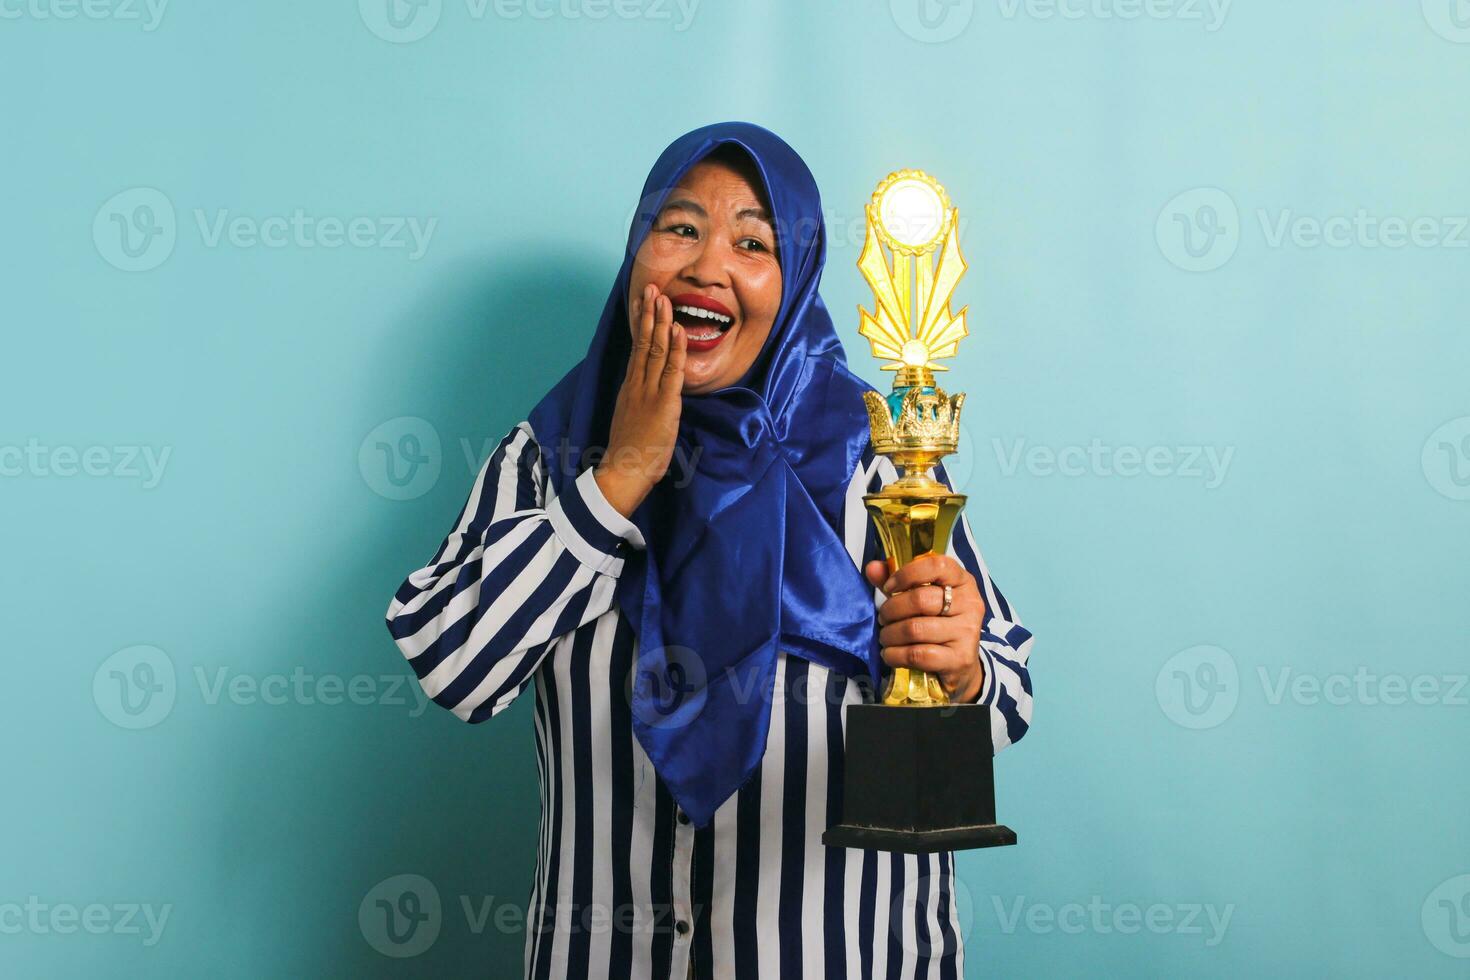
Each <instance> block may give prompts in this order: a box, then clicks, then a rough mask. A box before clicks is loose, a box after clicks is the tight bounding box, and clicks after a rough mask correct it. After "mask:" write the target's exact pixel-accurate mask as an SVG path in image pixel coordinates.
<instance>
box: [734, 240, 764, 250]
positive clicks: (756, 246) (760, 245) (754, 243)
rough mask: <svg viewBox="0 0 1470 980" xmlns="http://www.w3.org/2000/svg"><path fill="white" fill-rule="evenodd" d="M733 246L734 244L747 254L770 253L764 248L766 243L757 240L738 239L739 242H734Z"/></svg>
mask: <svg viewBox="0 0 1470 980" xmlns="http://www.w3.org/2000/svg"><path fill="white" fill-rule="evenodd" d="M735 244H736V246H737V247H739V248H743V249H745V250H746V251H747V252H769V251H770V249H769V248H767V247H766V243H765V242H763V241H761V240H760V239H759V238H742V239H740V241H738V242H736V243H735Z"/></svg>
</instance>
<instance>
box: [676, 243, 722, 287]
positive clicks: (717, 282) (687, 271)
mask: <svg viewBox="0 0 1470 980" xmlns="http://www.w3.org/2000/svg"><path fill="white" fill-rule="evenodd" d="M726 250H727V246H725V245H723V244H722V243H721V242H720V241H719V240H718V239H716V238H714V237H711V238H706V239H705V241H704V243H703V247H702V248H700V250H699V253H698V254H697V255H694V256H692V257H691V258H690V260H689V264H688V265H686V266H684V268H683V269H680V270H679V275H680V277H681V278H683V279H685V280H687V281H688V282H690V283H692V284H693V285H695V286H701V287H708V286H729V285H730V270H729V267H728V266H727V265H726V264H725V258H724V255H725V252H726Z"/></svg>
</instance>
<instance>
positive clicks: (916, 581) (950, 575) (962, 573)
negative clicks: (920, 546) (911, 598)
mask: <svg viewBox="0 0 1470 980" xmlns="http://www.w3.org/2000/svg"><path fill="white" fill-rule="evenodd" d="M969 581H970V573H969V572H967V571H966V570H965V566H964V565H961V564H960V563H959V562H958V561H956V560H955V559H954V558H952V557H951V556H949V555H924V556H923V557H921V558H915V559H914V560H913V561H911V562H909V563H908V564H907V565H905V566H903V567H902V568H900V569H899V570H898V571H897V572H895V573H894V574H893V577H892V578H890V579H889V580H888V581H887V582H886V583H885V584H884V586H883V591H884V592H887V593H888V594H889V595H892V594H894V593H895V592H902V591H904V590H905V589H912V588H913V587H914V586H916V585H925V584H927V583H931V582H932V583H935V584H938V585H966V584H968V583H969Z"/></svg>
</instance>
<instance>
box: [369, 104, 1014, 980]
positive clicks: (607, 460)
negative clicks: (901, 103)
mask: <svg viewBox="0 0 1470 980" xmlns="http://www.w3.org/2000/svg"><path fill="white" fill-rule="evenodd" d="M825 250H826V247H825V229H824V226H823V223H822V210H821V203H820V200H819V198H818V195H817V188H816V184H815V182H814V181H813V179H812V176H811V173H810V172H809V171H808V170H807V168H806V166H805V164H804V163H803V162H802V161H801V159H800V158H799V157H798V156H797V155H796V153H795V152H794V151H793V150H792V149H791V148H790V147H789V146H787V145H786V144H785V143H784V142H782V141H781V140H780V139H778V138H777V137H776V136H774V135H773V134H771V133H769V132H767V131H766V130H763V129H761V128H759V127H757V126H752V125H749V124H745V123H726V124H720V125H715V126H708V127H705V128H703V129H699V130H695V131H694V132H692V133H689V134H687V135H685V136H683V137H681V138H680V139H678V140H676V141H675V142H674V143H673V144H671V145H670V146H669V147H668V149H666V150H665V151H664V153H663V155H662V156H660V158H659V160H658V162H657V163H656V164H655V165H654V168H653V171H652V173H651V174H650V175H649V178H648V182H647V184H646V185H645V187H644V193H643V198H642V201H641V205H640V207H639V209H638V211H637V212H636V214H635V217H634V220H633V226H632V228H631V230H630V232H629V237H628V251H627V255H626V257H625V259H624V262H623V266H622V269H621V270H620V271H619V273H618V278H617V280H616V282H615V283H614V284H613V288H612V292H611V295H610V296H609V298H608V302H607V306H606V307H605V308H604V310H603V313H602V317H601V320H600V321H599V323H598V326H597V330H596V333H595V334H594V335H593V338H592V343H591V346H590V347H589V349H588V351H587V355H586V357H585V358H584V359H583V360H582V361H581V362H580V363H579V364H578V365H577V366H576V367H574V368H573V369H572V370H571V371H570V372H569V373H568V374H567V375H566V376H565V377H564V378H563V379H562V380H561V382H559V383H558V384H557V385H556V387H554V388H553V389H552V390H551V391H550V392H549V393H548V394H547V395H546V397H545V398H544V399H543V400H542V401H541V402H540V404H538V405H537V406H536V408H535V409H534V410H533V411H532V412H531V413H530V415H529V416H528V418H527V420H526V421H525V422H522V423H521V424H519V425H517V426H516V427H515V428H513V429H511V430H510V432H509V433H508V434H507V435H506V436H505V438H504V439H503V440H502V441H501V443H500V445H499V448H498V449H497V450H496V452H495V453H494V455H493V456H492V457H491V459H490V460H489V462H488V463H487V464H486V465H485V468H484V469H483V470H482V471H481V473H480V474H479V478H478V479H477V480H476V482H475V486H474V489H473V490H472V491H471V493H470V497H469V502H468V503H467V504H466V505H465V508H464V510H463V512H462V513H461V514H460V517H459V519H458V521H457V522H456V524H455V526H454V529H453V530H452V531H451V532H450V534H449V536H448V537H447V538H446V539H445V540H444V543H443V544H442V545H441V546H440V548H439V551H438V552H437V553H436V554H435V556H434V558H433V560H432V561H430V563H429V564H428V565H427V566H426V567H424V568H421V569H419V570H418V571H415V572H414V573H413V574H411V575H410V576H409V577H408V579H407V581H406V582H404V584H403V586H402V587H401V588H400V589H399V590H398V593H397V595H396V596H395V597H394V599H393V602H392V604H391V606H390V607H389V610H388V625H389V629H390V630H391V632H392V634H393V636H394V638H395V640H396V641H397V643H398V645H399V647H400V648H401V650H402V651H403V653H404V655H405V656H407V657H408V659H409V662H410V663H411V664H412V665H413V667H414V670H415V672H416V673H417V675H418V677H419V680H420V682H421V683H422V684H423V686H424V689H425V690H426V692H427V693H428V694H429V696H430V697H432V698H433V699H434V700H435V701H436V702H437V703H439V704H440V705H442V706H443V707H445V708H448V709H450V710H451V711H453V712H454V713H455V714H456V715H458V716H459V717H460V718H462V719H464V720H466V721H471V722H479V721H484V720H485V719H486V718H489V717H491V716H493V715H494V714H496V713H497V712H499V711H501V710H502V709H504V708H505V707H506V706H507V705H509V704H510V703H511V701H513V700H514V699H515V698H516V696H517V695H518V694H519V693H520V692H521V691H522V690H524V688H525V687H526V685H527V684H529V683H530V682H531V681H532V679H534V680H535V682H536V712H535V718H536V744H537V752H538V760H539V763H540V775H541V787H540V788H541V801H542V814H541V838H540V845H539V848H538V853H537V861H536V878H535V882H534V885H533V888H532V892H531V915H530V918H529V921H530V928H528V934H527V937H526V960H525V971H526V975H527V976H529V977H575V978H581V977H592V976H596V977H640V978H642V977H658V978H684V977H698V978H700V980H706V978H714V977H739V978H747V977H751V978H767V977H770V978H774V977H806V978H813V977H865V978H866V977H931V976H934V977H940V976H942V977H958V976H960V975H961V974H962V969H963V952H962V949H961V942H960V936H959V928H958V918H957V916H956V909H955V901H954V892H953V887H952V886H953V871H954V861H953V856H952V855H951V854H939V855H925V856H914V855H900V854H890V853H880V852H874V851H860V850H844V849H838V848H826V847H824V846H823V845H822V844H821V840H820V838H821V834H822V832H823V831H824V830H825V829H826V826H827V813H828V811H829V809H830V808H831V807H832V806H833V803H834V801H836V800H837V799H839V797H840V791H841V786H840V779H841V773H842V761H843V758H842V757H843V738H842V733H843V728H842V725H843V710H842V709H843V707H844V706H845V705H848V704H855V703H858V702H862V701H871V700H873V698H874V693H873V692H874V691H875V690H876V689H878V685H879V682H880V681H881V674H882V672H883V670H885V669H887V668H889V667H891V666H893V665H911V666H916V667H920V668H924V669H927V670H931V671H935V672H937V673H938V674H939V676H940V678H941V680H942V682H943V683H944V685H945V686H946V688H947V689H948V690H949V691H950V692H951V694H952V696H953V697H954V698H955V699H956V700H961V701H979V702H982V703H984V704H988V705H990V706H991V708H992V711H993V712H994V714H993V718H992V720H993V723H994V724H993V726H992V727H993V729H994V732H995V746H996V748H997V749H999V748H1001V747H1004V746H1005V745H1008V744H1010V743H1012V742H1015V741H1016V740H1018V739H1019V738H1020V737H1021V736H1022V735H1023V734H1024V733H1025V731H1026V727H1027V724H1028V721H1029V719H1030V715H1031V694H1030V690H1031V688H1030V679H1029V676H1028V674H1027V669H1026V666H1025V664H1026V658H1027V655H1028V653H1029V647H1030V637H1031V635H1030V633H1029V632H1027V631H1026V630H1025V629H1024V628H1023V627H1022V626H1020V625H1019V623H1018V622H1017V620H1016V616H1015V614H1014V613H1013V612H1012V611H1011V609H1010V607H1009V605H1008V604H1007V603H1006V601H1005V599H1004V598H1003V597H1002V596H1001V594H1000V592H999V591H998V590H997V589H996V587H995V584H994V583H993V582H992V581H991V580H990V577H989V575H988V574H987V572H986V570H985V566H984V564H983V562H982V561H981V559H980V555H979V552H978V551H977V550H976V548H975V545H974V541H973V539H972V537H971V535H970V530H969V525H968V523H965V524H963V526H962V527H961V528H960V529H959V532H958V533H957V534H956V535H955V540H954V542H953V543H952V545H951V547H950V550H949V554H947V555H944V556H931V557H928V558H924V559H921V560H918V561H915V562H913V563H912V564H910V565H909V566H906V567H905V568H904V569H901V570H900V571H899V572H898V573H897V574H896V575H894V576H893V577H892V578H891V579H890V577H889V576H888V574H887V570H886V568H885V566H884V565H883V563H882V561H881V560H880V559H881V553H880V551H879V547H878V543H877V538H876V534H875V533H874V531H873V529H872V527H871V521H870V520H869V519H868V517H867V514H866V512H865V511H864V509H863V504H862V495H863V494H864V493H865V492H869V491H871V490H874V489H877V488H878V487H879V486H881V485H882V484H884V483H887V482H890V481H892V480H893V479H895V478H896V473H895V472H894V470H893V467H892V465H891V464H890V463H889V462H888V460H887V459H886V458H884V457H876V458H875V456H874V454H873V451H872V448H871V446H870V445H869V438H868V422H867V417H866V411H865V409H864V407H863V399H862V393H863V391H864V390H867V389H869V388H870V387H871V386H870V385H868V384H866V383H865V382H863V381H861V380H860V379H859V378H857V377H856V376H855V375H853V374H852V373H851V372H850V371H849V370H848V368H847V365H846V363H845V358H844V355H843V351H842V347H841V344H840V341H839V340H838V338H837V336H836V334H835V332H834V330H833V326H832V321H831V319H830V317H829V316H828V315H827V311H826V308H825V306H824V305H823V303H822V300H821V298H820V297H819V296H818V294H817V284H818V280H819V278H820V275H821V270H822V264H823V261H824V258H825ZM598 447H605V451H601V452H599V451H598ZM936 474H937V475H938V476H939V478H940V479H945V480H946V482H947V478H946V477H944V476H943V471H942V467H937V468H936ZM860 569H861V570H860ZM946 586H948V587H949V588H948V589H947V590H946V588H945V587H946ZM946 591H947V592H948V593H949V595H950V601H949V603H948V609H947V610H946V609H945V605H946V603H945V594H946ZM936 761H937V760H936Z"/></svg>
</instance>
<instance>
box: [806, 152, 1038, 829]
mask: <svg viewBox="0 0 1470 980" xmlns="http://www.w3.org/2000/svg"><path fill="white" fill-rule="evenodd" d="M958 226H959V211H958V209H956V208H955V207H953V206H952V205H951V204H950V202H949V196H948V195H947V194H946V193H945V191H944V188H943V187H942V186H941V185H940V184H939V182H938V181H936V180H935V179H934V178H933V177H931V176H929V175H928V174H926V173H924V172H923V171H922V170H900V171H898V172H896V173H892V174H889V175H888V177H887V178H885V179H884V180H883V181H882V182H881V183H880V184H879V185H878V188H877V190H875V191H874V192H873V197H872V200H871V201H870V202H869V203H868V206H867V239H866V241H865V242H864V243H863V251H862V255H861V256H859V258H858V268H859V269H860V270H861V271H862V274H863V278H864V279H866V280H867V282H868V285H869V286H870V287H871V288H872V290H873V301H874V303H873V305H874V310H873V312H871V313H869V312H868V311H867V310H866V309H862V308H861V307H860V308H859V310H858V313H859V315H860V316H861V317H862V323H861V326H860V327H859V328H858V332H859V333H861V334H862V335H863V336H864V337H866V338H868V342H869V343H870V344H871V346H872V350H873V354H874V356H876V357H878V358H881V359H883V360H885V361H887V362H888V363H885V364H883V365H882V370H885V371H896V372H898V373H897V375H896V376H895V377H894V379H893V391H892V392H891V393H890V394H889V395H888V396H887V397H884V396H883V395H880V394H878V393H877V392H874V391H870V392H867V393H865V395H864V400H865V401H866V402H867V408H868V422H869V426H870V429H871V434H872V440H873V448H874V450H875V451H876V452H878V453H879V454H881V455H884V456H887V457H888V458H889V459H891V460H892V461H893V464H894V467H895V468H896V469H897V470H898V472H899V479H898V480H896V481H895V482H893V483H890V484H889V485H888V486H886V487H884V488H883V489H882V490H880V491H879V492H877V493H870V494H867V495H865V496H864V497H863V502H864V504H866V506H867V509H868V513H869V514H871V515H872V517H873V521H874V523H875V524H876V525H877V529H878V536H879V539H880V540H881V541H882V544H883V553H884V555H885V557H886V558H887V561H888V570H889V573H890V574H891V573H893V572H896V571H897V570H898V569H900V568H902V567H903V566H904V565H906V564H908V563H909V562H910V561H913V560H914V559H915V558H919V557H921V556H923V555H927V554H944V553H945V552H946V551H947V550H948V547H949V538H950V535H951V533H952V532H953V531H954V527H955V523H956V522H957V521H958V520H959V517H960V510H961V509H962V508H963V507H964V506H965V496H964V494H960V493H954V492H953V491H951V490H950V489H949V488H948V487H946V486H945V485H944V484H943V483H940V482H939V481H938V480H936V479H934V477H933V476H932V475H931V472H930V471H931V470H932V469H933V468H934V465H935V464H936V463H938V462H939V460H940V459H941V458H942V457H944V456H947V455H949V454H950V453H953V452H954V451H955V450H956V449H957V448H958V447H959V438H960V408H961V407H962V406H963V405H964V402H965V396H964V395H963V394H955V395H947V394H946V393H945V392H944V390H943V389H941V388H939V387H938V386H937V385H936V384H935V381H934V372H936V371H945V370H948V369H947V368H946V367H945V366H944V365H942V364H938V363H935V362H936V360H938V359H940V358H946V357H953V356H954V354H955V352H956V350H958V348H959V342H960V340H961V339H962V338H964V337H965V336H966V335H967V334H968V333H969V331H968V329H967V328H966V326H965V313H966V310H967V309H968V308H962V309H961V310H960V311H959V312H958V313H954V312H951V308H950V307H951V300H952V299H953V296H954V291H955V286H957V285H958V284H959V281H960V277H961V276H963V275H964V274H965V269H966V265H965V259H964V256H962V255H961V254H960V245H959V235H958ZM912 708H918V709H928V710H917V711H914V710H902V709H912ZM990 710H991V709H990V708H989V707H988V706H986V705H962V704H952V703H951V701H950V698H949V694H948V693H947V692H946V691H945V690H944V687H943V686H942V685H941V684H940V682H939V678H938V677H936V676H934V675H933V674H929V673H927V672H925V671H922V670H914V669H912V668H907V667H895V668H893V670H892V672H891V673H890V674H889V676H888V679H887V681H886V682H885V684H884V688H883V691H882V694H881V698H880V702H879V703H878V704H871V705H867V704H864V705H851V706H849V707H848V709H847V725H846V727H847V734H846V744H847V755H846V757H847V759H848V760H853V761H851V762H850V763H849V764H847V765H846V766H845V768H844V781H843V800H842V812H841V814H840V815H838V816H837V820H836V822H835V823H834V824H833V826H831V827H830V828H828V830H827V832H826V833H825V834H824V835H823V836H822V841H823V843H826V844H829V845H833V846H840V847H868V848H875V849H878V850H889V851H904V852H909V853H928V852H932V851H941V850H954V849H962V848H971V847H994V846H997V845H1003V844H1014V843H1015V842H1016V835H1015V832H1014V831H1012V830H1011V829H1010V828H1008V827H1004V826H1000V825H998V824H996V822H995V784H994V773H993V765H994V760H993V749H992V742H991V734H990Z"/></svg>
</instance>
